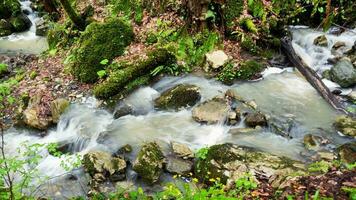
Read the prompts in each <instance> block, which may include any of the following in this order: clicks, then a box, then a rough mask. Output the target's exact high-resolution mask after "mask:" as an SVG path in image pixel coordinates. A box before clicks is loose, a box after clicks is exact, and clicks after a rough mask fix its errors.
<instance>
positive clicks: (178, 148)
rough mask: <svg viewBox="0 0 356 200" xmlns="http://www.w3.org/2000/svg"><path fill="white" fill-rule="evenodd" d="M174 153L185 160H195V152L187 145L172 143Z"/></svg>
mask: <svg viewBox="0 0 356 200" xmlns="http://www.w3.org/2000/svg"><path fill="white" fill-rule="evenodd" d="M171 145H172V150H173V153H174V154H175V155H176V156H177V157H179V158H183V159H193V158H194V152H193V151H192V150H191V149H190V148H189V147H188V146H187V145H185V144H182V143H178V142H171Z"/></svg>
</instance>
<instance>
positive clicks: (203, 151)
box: [195, 147, 209, 160]
mask: <svg viewBox="0 0 356 200" xmlns="http://www.w3.org/2000/svg"><path fill="white" fill-rule="evenodd" d="M208 152H209V148H208V147H205V148H201V149H199V150H198V151H197V152H196V153H195V156H196V157H197V158H200V159H202V160H205V159H206V158H207V157H206V156H207V155H208Z"/></svg>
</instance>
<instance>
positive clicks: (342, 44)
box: [331, 41, 346, 51]
mask: <svg viewBox="0 0 356 200" xmlns="http://www.w3.org/2000/svg"><path fill="white" fill-rule="evenodd" d="M345 46H346V44H345V42H342V41H337V42H335V44H334V45H333V47H332V48H331V51H337V50H338V49H340V48H341V47H345Z"/></svg>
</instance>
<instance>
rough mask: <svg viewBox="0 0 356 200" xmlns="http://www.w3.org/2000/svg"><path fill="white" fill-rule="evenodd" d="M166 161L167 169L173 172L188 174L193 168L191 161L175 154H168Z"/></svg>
mask: <svg viewBox="0 0 356 200" xmlns="http://www.w3.org/2000/svg"><path fill="white" fill-rule="evenodd" d="M165 163H166V164H165V169H166V170H167V171H168V172H169V173H171V174H179V175H188V174H189V172H191V171H192V169H193V163H192V162H191V161H188V160H183V159H181V158H176V157H173V156H168V157H167V158H166V161H165Z"/></svg>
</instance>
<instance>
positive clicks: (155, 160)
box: [133, 142, 164, 184]
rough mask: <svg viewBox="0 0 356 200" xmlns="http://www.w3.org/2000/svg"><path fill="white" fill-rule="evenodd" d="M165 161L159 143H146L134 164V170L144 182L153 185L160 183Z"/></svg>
mask: <svg viewBox="0 0 356 200" xmlns="http://www.w3.org/2000/svg"><path fill="white" fill-rule="evenodd" d="M163 159H164V156H163V153H162V151H161V148H160V147H159V146H158V144H157V143H155V142H150V143H146V144H144V145H143V146H142V148H141V150H140V152H139V153H138V155H137V158H136V160H135V161H134V163H133V170H134V171H135V172H137V173H138V174H139V176H140V177H142V179H143V180H144V181H146V182H147V183H149V184H153V183H155V182H157V181H158V179H159V177H160V175H161V173H162V168H163Z"/></svg>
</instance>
